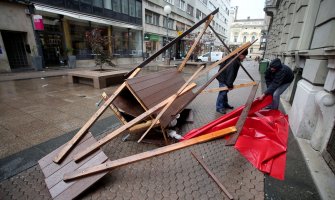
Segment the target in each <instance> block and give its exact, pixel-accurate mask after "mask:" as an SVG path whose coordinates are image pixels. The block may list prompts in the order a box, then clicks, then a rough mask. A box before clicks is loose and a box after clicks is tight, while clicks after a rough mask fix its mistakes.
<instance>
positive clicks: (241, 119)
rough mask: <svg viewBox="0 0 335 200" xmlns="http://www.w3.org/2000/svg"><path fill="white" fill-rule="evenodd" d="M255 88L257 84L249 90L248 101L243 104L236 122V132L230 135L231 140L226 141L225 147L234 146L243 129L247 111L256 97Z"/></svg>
mask: <svg viewBox="0 0 335 200" xmlns="http://www.w3.org/2000/svg"><path fill="white" fill-rule="evenodd" d="M257 88H258V83H257V84H256V85H254V86H252V89H251V92H250V94H249V97H248V100H247V102H246V104H245V107H244V109H243V111H242V113H241V115H240V117H239V118H238V121H237V122H236V128H237V132H236V133H235V134H234V135H232V136H231V138H229V139H228V140H227V142H226V146H231V145H235V143H236V140H237V138H238V136H239V135H240V133H241V131H242V129H243V126H244V123H245V120H246V119H247V117H248V114H249V110H250V108H251V104H252V102H253V101H254V98H255V96H256V92H257Z"/></svg>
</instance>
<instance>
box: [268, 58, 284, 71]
mask: <svg viewBox="0 0 335 200" xmlns="http://www.w3.org/2000/svg"><path fill="white" fill-rule="evenodd" d="M270 67H271V68H275V69H280V68H282V63H281V61H280V59H279V58H275V59H273V60H272V61H271V63H270Z"/></svg>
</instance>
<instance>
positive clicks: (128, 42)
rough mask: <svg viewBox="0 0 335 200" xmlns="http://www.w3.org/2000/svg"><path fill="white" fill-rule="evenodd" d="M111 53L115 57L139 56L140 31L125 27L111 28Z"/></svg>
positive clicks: (140, 48) (140, 45) (140, 49)
mask: <svg viewBox="0 0 335 200" xmlns="http://www.w3.org/2000/svg"><path fill="white" fill-rule="evenodd" d="M112 46H113V55H114V56H116V57H130V56H132V57H141V56H142V34H141V31H137V30H130V29H125V28H115V29H113V45H112Z"/></svg>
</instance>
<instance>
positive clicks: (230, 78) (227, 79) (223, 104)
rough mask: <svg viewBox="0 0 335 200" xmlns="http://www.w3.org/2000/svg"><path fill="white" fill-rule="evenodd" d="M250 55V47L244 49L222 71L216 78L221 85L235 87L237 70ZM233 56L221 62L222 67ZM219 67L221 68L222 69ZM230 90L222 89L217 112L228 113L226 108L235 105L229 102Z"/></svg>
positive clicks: (217, 101)
mask: <svg viewBox="0 0 335 200" xmlns="http://www.w3.org/2000/svg"><path fill="white" fill-rule="evenodd" d="M247 55H248V49H246V50H244V52H243V53H242V54H240V55H239V56H238V58H237V59H236V60H234V61H233V62H232V63H230V65H228V67H227V68H226V69H225V70H223V72H222V73H220V74H219V75H218V76H217V77H216V79H217V80H218V81H219V87H228V89H229V90H231V89H233V87H234V81H235V79H236V76H237V72H238V70H239V68H240V62H243V60H244V59H245V57H246V56H247ZM231 59H232V58H230V59H228V60H226V61H225V62H223V63H221V64H220V69H222V68H223V67H224V66H225V65H226V64H227V63H229V62H230V60H231ZM220 69H219V70H220ZM229 90H224V91H220V92H219V94H218V98H217V100H216V112H219V113H221V114H226V111H225V109H233V108H234V107H233V106H231V105H229V104H228V92H229Z"/></svg>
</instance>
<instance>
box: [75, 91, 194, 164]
mask: <svg viewBox="0 0 335 200" xmlns="http://www.w3.org/2000/svg"><path fill="white" fill-rule="evenodd" d="M192 88H193V87H192V86H189V87H186V88H185V89H184V90H183V92H182V93H181V94H180V95H182V94H183V93H184V92H187V91H188V90H191V89H192ZM171 98H172V96H171V97H169V98H167V99H166V100H164V101H162V102H161V103H159V104H157V105H156V106H155V107H152V108H150V109H149V110H147V111H145V112H144V113H142V114H141V115H139V116H138V117H136V118H135V119H133V120H131V121H130V122H128V123H127V124H125V125H123V126H121V127H120V128H118V129H116V130H114V131H113V132H111V133H108V134H107V135H106V136H105V137H104V138H102V139H100V140H99V141H97V142H96V143H95V144H93V145H91V146H89V147H87V148H86V149H85V150H83V151H81V152H80V153H78V154H76V155H75V156H74V157H73V158H74V160H75V161H76V162H78V161H79V160H81V159H83V158H84V157H86V156H87V155H89V154H91V153H92V152H94V151H96V150H97V149H99V148H100V147H101V146H103V145H105V144H106V143H107V142H109V141H110V140H112V139H113V138H114V137H116V136H117V135H119V134H120V133H122V132H123V131H125V130H127V129H128V128H130V127H132V126H133V125H135V124H137V123H138V122H140V121H142V120H143V119H145V118H147V117H148V116H149V115H150V114H151V113H153V112H155V111H156V110H158V109H160V108H161V107H163V106H164V105H165V104H167V102H168V101H169V100H170V99H171Z"/></svg>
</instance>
